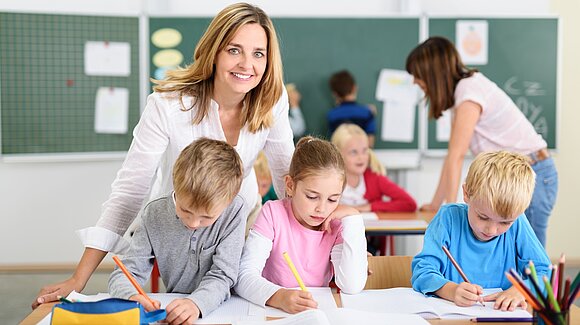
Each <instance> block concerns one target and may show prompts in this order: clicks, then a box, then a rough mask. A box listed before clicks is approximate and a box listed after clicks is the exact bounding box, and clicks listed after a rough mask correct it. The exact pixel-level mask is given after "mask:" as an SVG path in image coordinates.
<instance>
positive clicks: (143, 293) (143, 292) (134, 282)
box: [113, 256, 155, 307]
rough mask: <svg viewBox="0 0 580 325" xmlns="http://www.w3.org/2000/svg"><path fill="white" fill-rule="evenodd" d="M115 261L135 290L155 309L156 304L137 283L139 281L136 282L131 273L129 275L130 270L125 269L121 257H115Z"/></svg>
mask: <svg viewBox="0 0 580 325" xmlns="http://www.w3.org/2000/svg"><path fill="white" fill-rule="evenodd" d="M113 261H115V263H117V266H119V268H120V269H121V271H123V273H124V274H125V276H126V277H127V279H129V281H130V282H131V284H132V285H133V286H134V287H135V289H137V292H139V294H140V295H142V296H143V297H145V298H146V299H147V300H148V301H149V302H150V303H151V305H152V306H153V307H155V303H154V302H153V300H151V298H149V296H148V295H147V294H146V293H145V291H144V290H143V288H141V286H140V285H139V283H137V280H135V278H134V277H133V276H132V275H131V273H129V270H127V268H126V267H125V264H123V262H121V260H120V259H119V257H117V256H113Z"/></svg>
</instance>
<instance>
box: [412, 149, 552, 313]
mask: <svg viewBox="0 0 580 325" xmlns="http://www.w3.org/2000/svg"><path fill="white" fill-rule="evenodd" d="M534 179H535V174H534V171H533V170H532V167H531V166H530V164H529V162H528V160H527V159H526V157H525V156H522V155H520V154H516V153H510V152H507V151H499V152H487V153H481V154H479V155H478V156H477V157H476V158H475V160H474V161H473V163H472V164H471V166H470V167H469V171H468V173H467V177H466V179H465V183H464V184H463V197H464V200H465V202H466V204H448V205H444V206H442V207H441V208H440V209H439V212H438V213H437V215H436V216H435V218H434V219H433V221H431V223H430V224H429V227H428V228H427V231H426V232H425V239H424V246H423V250H422V251H421V252H420V253H419V254H418V255H417V256H415V258H414V259H413V263H412V268H413V277H412V278H411V282H412V283H413V289H415V290H416V291H419V292H421V293H423V294H426V295H429V294H435V295H437V296H439V297H441V298H444V299H447V300H450V301H453V302H455V304H456V305H458V306H471V305H473V304H474V303H476V302H477V301H481V297H480V295H481V294H482V292H483V291H482V290H483V288H502V289H503V290H504V291H503V292H499V293H495V294H491V295H489V296H485V297H483V300H484V301H494V300H495V304H494V308H495V309H501V310H504V311H505V310H510V311H511V310H514V309H515V308H516V307H517V306H522V308H526V306H527V304H526V302H525V300H524V297H523V296H522V294H520V293H519V292H518V290H517V289H516V288H514V287H512V286H511V283H510V282H509V280H508V279H507V278H506V276H505V272H506V271H508V270H509V269H511V268H514V269H515V270H516V271H517V272H518V273H519V274H520V275H522V277H524V278H525V275H524V270H525V267H526V265H527V264H528V262H529V261H534V263H535V265H536V270H537V274H538V277H541V276H543V275H548V274H549V269H548V267H549V265H550V260H549V259H548V256H547V255H546V252H545V251H544V248H543V247H542V245H541V244H540V242H539V241H538V238H537V237H536V235H535V234H534V231H533V230H532V227H531V226H530V223H529V222H528V219H527V218H526V216H525V215H524V214H523V212H524V210H525V209H526V208H527V207H528V205H529V204H530V200H531V198H532V192H533V191H534V182H535V180H534ZM442 246H445V247H447V248H448V249H449V251H450V252H451V255H452V256H454V257H455V259H456V260H457V263H458V264H459V265H460V266H461V268H462V269H463V271H464V272H465V275H466V276H467V278H468V279H469V280H470V281H471V282H472V283H467V282H463V280H462V277H461V275H460V274H459V272H458V271H457V269H456V268H455V267H454V266H453V264H452V262H451V261H450V260H449V258H448V257H447V256H446V255H445V253H444V251H443V249H442Z"/></svg>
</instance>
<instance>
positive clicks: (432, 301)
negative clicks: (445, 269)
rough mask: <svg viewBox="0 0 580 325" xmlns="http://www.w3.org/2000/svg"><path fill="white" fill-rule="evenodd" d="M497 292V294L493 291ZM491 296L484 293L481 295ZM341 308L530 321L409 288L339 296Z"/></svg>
mask: <svg viewBox="0 0 580 325" xmlns="http://www.w3.org/2000/svg"><path fill="white" fill-rule="evenodd" d="M496 291H497V290H496ZM490 293H492V292H489V291H488V292H486V291H484V294H485V295H487V294H490ZM340 298H341V300H342V306H343V307H345V308H351V309H357V310H362V311H371V312H376V311H380V312H384V313H402V314H418V315H421V316H422V317H423V318H427V319H430V318H472V317H502V318H516V317H532V315H531V314H530V313H529V312H528V311H526V310H524V309H522V308H517V309H516V310H515V311H501V310H495V309H493V305H494V303H493V302H486V303H485V306H481V305H479V304H476V305H473V306H471V307H459V306H457V305H455V304H454V303H453V302H451V301H447V300H445V299H441V298H437V297H425V296H424V295H423V294H421V293H419V292H416V291H414V290H413V289H412V288H392V289H382V290H364V291H362V292H361V293H359V294H356V295H347V294H343V293H341V294H340Z"/></svg>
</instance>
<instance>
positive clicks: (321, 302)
mask: <svg viewBox="0 0 580 325" xmlns="http://www.w3.org/2000/svg"><path fill="white" fill-rule="evenodd" d="M294 289H296V290H300V288H294ZM307 289H308V291H309V292H310V293H312V297H313V298H314V300H315V301H316V302H317V303H318V309H320V310H326V309H336V308H338V307H337V306H336V301H335V300H334V297H333V296H332V291H331V289H330V288H329V287H322V288H310V287H308V288H307ZM259 309H264V308H262V307H260V306H257V305H253V304H252V305H250V311H249V314H250V316H254V315H256V314H258V313H260V310H259ZM265 312H266V317H288V316H290V314H288V313H287V312H285V311H282V310H280V309H278V308H274V307H270V306H266V308H265Z"/></svg>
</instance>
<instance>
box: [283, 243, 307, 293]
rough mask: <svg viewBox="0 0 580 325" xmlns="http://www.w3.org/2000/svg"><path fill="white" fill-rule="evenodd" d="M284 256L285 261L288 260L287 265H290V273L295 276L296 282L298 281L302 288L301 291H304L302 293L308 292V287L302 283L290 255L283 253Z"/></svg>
mask: <svg viewBox="0 0 580 325" xmlns="http://www.w3.org/2000/svg"><path fill="white" fill-rule="evenodd" d="M282 255H283V256H284V260H286V264H288V267H289V268H290V271H292V274H294V277H295V278H296V281H298V285H299V286H300V289H302V291H308V290H306V287H305V286H304V282H302V278H300V274H298V271H296V267H295V266H294V263H292V260H291V259H290V256H289V255H288V253H287V252H284V253H282Z"/></svg>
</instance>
